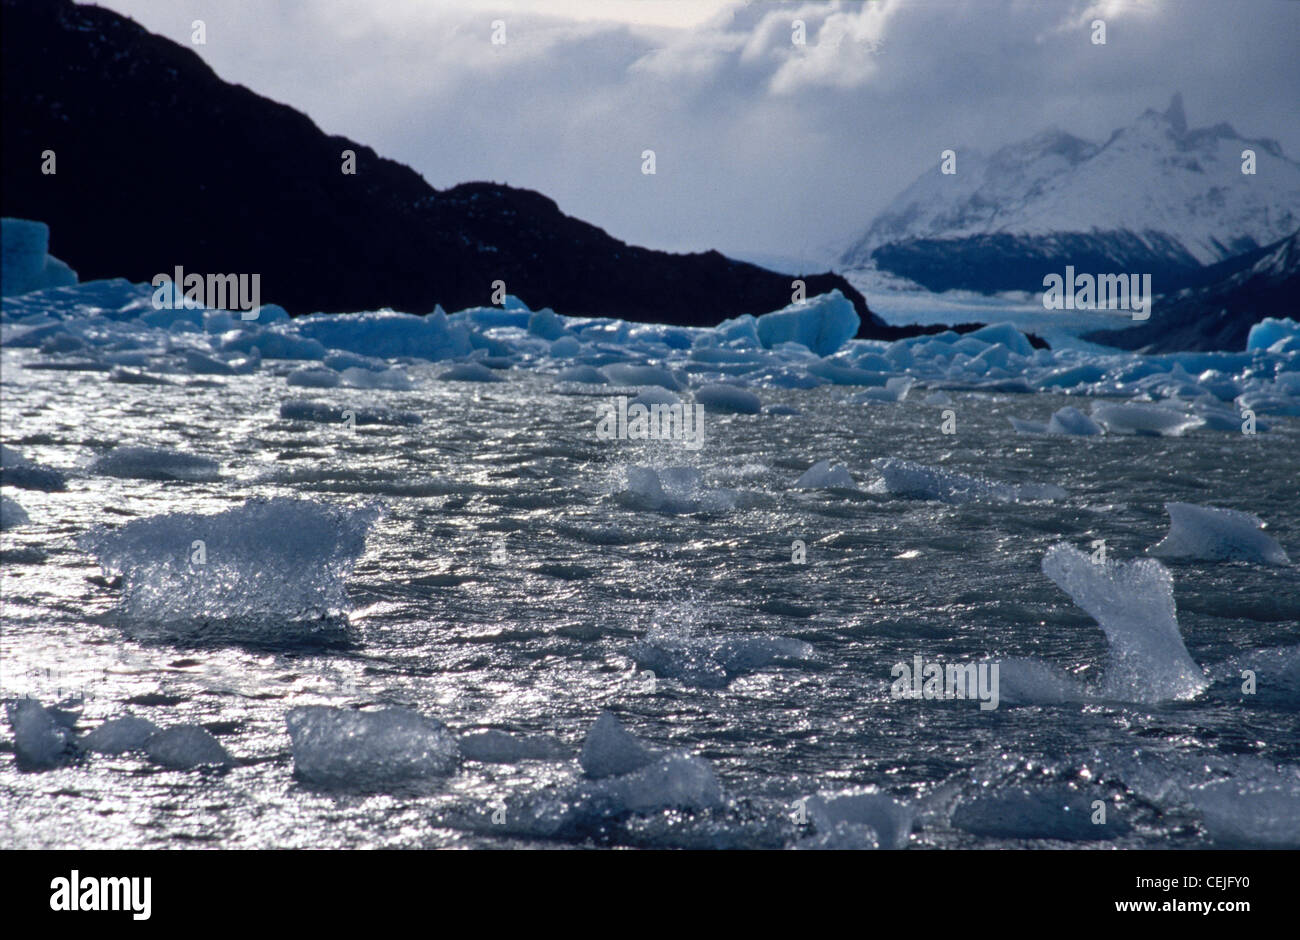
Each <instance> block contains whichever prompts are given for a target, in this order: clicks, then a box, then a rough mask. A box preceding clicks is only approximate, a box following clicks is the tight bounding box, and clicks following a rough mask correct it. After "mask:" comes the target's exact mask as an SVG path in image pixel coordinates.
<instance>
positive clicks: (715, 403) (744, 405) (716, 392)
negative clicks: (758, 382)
mask: <svg viewBox="0 0 1300 940" xmlns="http://www.w3.org/2000/svg"><path fill="white" fill-rule="evenodd" d="M695 403H696V404H698V405H703V406H704V407H705V409H707V411H708V412H709V413H725V414H741V415H756V414H758V413H759V412H760V411H762V410H763V402H762V401H761V400H760V399H759V397H758V396H757V395H755V394H754V393H753V392H751V391H749V390H747V389H743V388H738V387H737V386H735V385H722V384H716V383H715V384H712V385H702V386H700V387H699V388H697V389H696V390H695Z"/></svg>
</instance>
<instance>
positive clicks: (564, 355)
mask: <svg viewBox="0 0 1300 940" xmlns="http://www.w3.org/2000/svg"><path fill="white" fill-rule="evenodd" d="M581 352H582V343H581V342H580V341H579V340H578V338H577V337H576V336H561V337H560V338H559V339H557V340H556V341H555V342H553V343H551V356H552V357H553V358H555V359H572V358H573V357H574V356H576V355H578V354H579V353H581Z"/></svg>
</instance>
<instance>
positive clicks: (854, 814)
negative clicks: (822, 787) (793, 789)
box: [796, 789, 915, 849]
mask: <svg viewBox="0 0 1300 940" xmlns="http://www.w3.org/2000/svg"><path fill="white" fill-rule="evenodd" d="M804 809H805V811H806V812H807V816H808V821H809V822H811V823H812V826H813V828H814V830H815V831H816V833H817V835H816V836H815V837H814V840H804V841H803V842H800V843H798V844H797V846H796V847H798V848H813V847H816V848H829V849H872V848H882V849H901V848H903V847H905V846H906V845H907V842H908V839H909V837H910V835H911V832H912V823H913V821H914V819H915V809H914V808H913V807H911V806H909V805H907V804H905V803H901V802H899V801H898V800H896V799H894V798H893V797H891V796H889V795H888V794H885V793H878V792H876V791H874V790H870V789H856V790H846V791H842V792H837V793H819V794H817V795H815V796H810V797H807V798H806V799H805V800H804ZM810 841H811V842H812V844H809V842H810Z"/></svg>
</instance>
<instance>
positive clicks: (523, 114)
mask: <svg viewBox="0 0 1300 940" xmlns="http://www.w3.org/2000/svg"><path fill="white" fill-rule="evenodd" d="M100 5H102V6H106V7H109V8H111V9H114V10H117V11H119V12H121V13H125V14H127V15H129V16H131V17H133V18H134V19H136V20H137V21H139V22H140V23H142V24H143V25H144V26H146V27H147V28H149V29H151V30H153V31H154V32H157V33H161V34H163V35H165V36H168V37H171V38H173V39H176V40H178V41H182V42H186V43H188V42H189V40H190V31H191V30H190V24H191V21H193V20H195V19H202V20H203V21H204V22H205V24H206V32H207V44H206V45H204V46H201V47H197V51H198V52H199V54H200V55H201V56H202V57H203V58H204V59H205V60H206V61H207V62H208V63H209V64H210V65H211V66H212V67H213V68H214V69H215V70H216V72H217V73H218V74H219V75H220V76H221V77H222V78H224V79H226V80H228V81H233V82H238V83H240V84H244V85H247V86H248V87H250V88H252V89H253V90H254V91H256V92H258V93H260V94H263V95H266V96H268V97H270V98H273V99H276V100H278V101H282V102H285V103H286V104H289V105H292V106H293V107H295V108H298V109H300V110H302V111H305V112H306V113H307V114H308V115H310V116H311V118H312V119H313V120H314V121H315V122H316V123H317V124H318V125H319V126H320V127H321V128H322V129H324V130H325V131H327V132H330V133H335V134H343V135H346V136H348V137H351V138H353V139H356V140H358V141H361V142H362V143H365V144H368V145H370V146H372V147H373V148H374V149H375V150H376V151H378V152H379V153H381V154H383V155H384V156H388V157H392V158H393V159H396V160H400V161H402V162H403V163H407V164H409V165H410V166H412V167H413V168H415V169H416V170H417V171H419V172H420V173H421V174H423V175H424V177H425V179H427V180H428V181H429V182H430V183H431V184H433V185H434V186H436V187H438V188H445V187H447V186H451V185H454V184H455V183H458V182H463V181H468V180H494V181H497V182H505V183H509V184H511V185H514V186H522V187H527V188H531V189H537V190H540V191H541V192H543V193H545V194H546V195H548V196H550V197H551V198H553V199H555V200H556V202H557V203H559V206H560V208H561V209H562V210H563V211H565V212H567V213H569V214H570V215H575V216H578V217H579V218H583V219H586V220H587V221H590V222H593V223H595V224H597V225H599V226H601V227H602V228H604V229H606V230H607V231H608V232H610V233H611V234H613V235H615V236H617V237H619V238H622V239H624V240H626V241H630V242H634V243H637V244H643V245H647V246H650V247H654V248H664V249H669V250H674V251H686V250H699V249H706V248H718V249H719V250H721V251H723V252H726V253H731V254H753V253H765V254H770V255H779V256H784V257H795V258H806V257H809V256H817V255H824V254H825V253H826V252H827V250H831V251H838V250H839V249H841V248H843V247H844V246H845V245H846V243H847V242H849V241H850V240H851V239H852V238H853V237H854V236H855V235H856V234H857V233H858V232H859V231H860V230H862V229H864V228H865V227H866V225H867V224H868V223H869V222H870V220H871V218H872V216H873V215H874V214H875V212H877V211H878V210H879V209H881V208H883V207H884V205H885V204H886V203H887V202H888V201H889V200H890V199H891V198H893V197H894V196H895V195H896V194H897V193H898V192H899V191H900V190H901V189H902V188H903V187H904V186H906V185H907V184H908V183H910V182H911V181H912V180H913V179H914V178H915V177H916V176H917V175H918V174H919V173H920V172H921V171H922V169H928V168H929V167H930V166H932V165H934V164H935V163H937V161H938V159H939V153H940V151H942V150H943V149H945V148H949V147H951V148H954V149H958V150H960V149H961V148H962V147H975V148H981V149H986V150H989V149H995V148H997V147H999V146H1002V145H1004V144H1007V143H1011V142H1014V141H1016V140H1019V139H1022V138H1025V137H1028V136H1030V135H1032V134H1034V133H1037V132H1038V131H1040V130H1043V129H1044V128H1046V127H1049V126H1052V125H1055V126H1057V127H1060V128H1062V129H1064V130H1068V131H1070V132H1072V133H1075V134H1078V135H1079V136H1082V137H1087V138H1091V139H1095V140H1104V139H1105V138H1106V137H1107V136H1108V135H1109V134H1110V132H1111V131H1112V130H1113V129H1114V128H1116V127H1118V126H1121V125H1123V124H1126V123H1128V122H1130V121H1131V120H1132V119H1133V118H1135V117H1136V116H1137V115H1138V114H1139V113H1141V112H1142V111H1143V110H1144V109H1145V108H1147V107H1157V108H1159V109H1160V110H1163V109H1164V108H1165V107H1166V106H1167V104H1168V101H1169V98H1170V96H1171V95H1172V94H1173V92H1175V91H1182V92H1183V96H1184V99H1185V102H1186V110H1187V117H1188V121H1189V123H1190V124H1191V125H1192V126H1201V125H1206V124H1213V123H1217V122H1219V121H1228V122H1229V123H1231V124H1233V125H1234V126H1235V127H1236V128H1237V130H1238V131H1239V132H1241V133H1242V134H1243V135H1245V136H1250V137H1272V138H1275V139H1277V140H1279V141H1280V142H1281V144H1282V146H1283V149H1284V150H1285V151H1286V153H1287V155H1288V156H1290V157H1291V158H1292V159H1296V158H1298V157H1300V120H1297V116H1296V114H1297V108H1296V102H1297V101H1300V64H1298V63H1300V56H1297V54H1296V53H1297V37H1300V2H1295V0H1239V2H1230V3H1229V2H1222V0H1147V2H1139V0H1103V2H1091V0H1079V2H1072V0H1006V2H999V0H868V2H817V3H813V2H795V3H780V2H749V3H746V2H734V0H535V2H524V0H503V2H494V0H100ZM1095 19H1102V20H1104V21H1105V23H1106V39H1107V42H1106V45H1104V46H1098V45H1094V44H1093V43H1092V42H1091V41H1090V35H1091V28H1090V25H1089V24H1090V23H1091V22H1092V21H1093V20H1095ZM495 20H503V21H504V22H505V38H506V42H505V44H504V45H493V43H492V34H493V21H495ZM795 20H802V21H803V22H804V24H806V36H807V42H806V45H803V46H797V45H795V43H794V42H792V36H793V30H792V22H793V21H795ZM646 149H652V150H654V151H655V155H656V163H657V172H656V174H655V175H654V176H645V175H643V174H642V172H641V163H642V161H641V153H642V151H643V150H646Z"/></svg>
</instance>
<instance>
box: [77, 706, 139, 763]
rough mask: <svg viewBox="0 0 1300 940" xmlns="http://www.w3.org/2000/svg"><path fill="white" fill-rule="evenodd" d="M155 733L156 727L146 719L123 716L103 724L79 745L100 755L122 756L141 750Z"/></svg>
mask: <svg viewBox="0 0 1300 940" xmlns="http://www.w3.org/2000/svg"><path fill="white" fill-rule="evenodd" d="M157 733H158V726H157V725H155V724H154V723H153V722H152V721H149V720H148V719H147V718H140V717H137V716H136V715H123V716H122V717H120V718H110V719H109V720H108V721H106V722H104V723H103V724H102V725H100V726H99V727H98V728H96V729H95V730H94V731H92V732H90V734H88V735H86V736H85V737H84V738H82V739H81V741H80V744H81V746H82V747H84V748H85V749H86V750H88V751H98V752H99V753H100V754H122V753H125V752H126V751H138V750H141V749H143V748H144V746H145V743H146V742H147V741H148V740H149V739H150V738H151V737H153V735H155V734H157Z"/></svg>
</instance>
